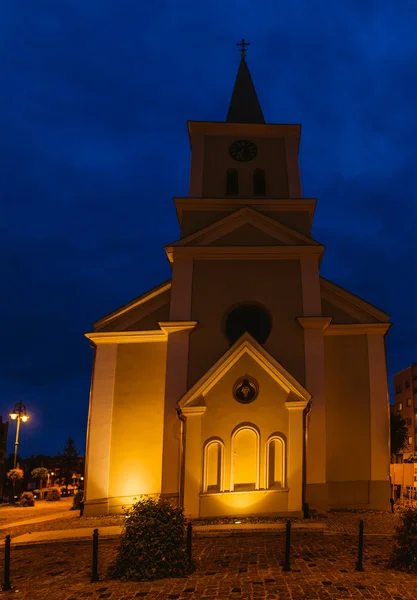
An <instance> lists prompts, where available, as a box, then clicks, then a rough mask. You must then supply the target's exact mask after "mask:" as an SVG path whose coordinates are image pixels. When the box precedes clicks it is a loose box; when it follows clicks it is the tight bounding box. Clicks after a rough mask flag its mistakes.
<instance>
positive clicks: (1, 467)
mask: <svg viewBox="0 0 417 600" xmlns="http://www.w3.org/2000/svg"><path fill="white" fill-rule="evenodd" d="M8 430H9V423H8V422H6V423H3V419H2V417H0V498H2V497H3V485H4V478H5V476H6V458H7V432H8Z"/></svg>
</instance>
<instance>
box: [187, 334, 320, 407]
mask: <svg viewBox="0 0 417 600" xmlns="http://www.w3.org/2000/svg"><path fill="white" fill-rule="evenodd" d="M244 355H249V356H251V357H252V358H253V359H254V360H255V361H256V362H257V363H258V364H259V365H260V366H261V367H262V368H263V369H264V370H265V371H266V372H267V373H269V375H270V376H271V377H272V378H273V379H274V380H275V381H276V382H277V383H278V384H279V385H280V386H281V387H282V388H283V389H284V390H285V391H286V392H287V394H288V395H289V397H290V402H289V403H288V404H293V403H297V405H300V404H299V403H301V405H302V404H304V405H305V406H306V405H307V403H308V402H309V400H310V398H311V394H309V392H308V391H307V390H306V389H305V388H304V387H303V386H302V385H301V384H300V383H299V382H298V381H297V380H296V379H295V377H293V376H292V375H291V374H290V373H289V372H288V371H287V370H286V369H285V368H284V367H283V366H282V365H281V364H280V363H279V362H278V361H277V360H275V359H274V358H273V357H272V356H271V355H270V354H269V352H267V351H266V350H265V348H264V347H263V346H261V345H260V344H259V343H258V342H257V341H256V340H255V339H254V338H253V337H252V336H251V335H250V334H249V333H244V334H243V335H242V336H241V337H240V338H239V339H238V340H237V342H235V343H234V344H233V346H232V347H231V348H229V350H228V351H227V352H225V354H223V356H222V357H221V358H220V359H219V360H218V361H217V362H216V363H215V364H214V365H213V366H212V367H211V368H210V369H209V370H208V371H207V372H206V373H205V374H204V375H203V376H202V377H201V378H200V379H199V380H198V381H197V383H195V384H194V385H193V387H192V388H191V389H190V390H188V392H186V394H185V395H184V396H183V397H182V398H181V400H180V401H179V406H180V407H181V409H182V410H184V411H185V412H187V410H189V411H190V412H193V409H195V410H199V409H201V408H203V407H204V406H205V401H204V397H205V395H206V394H207V393H208V392H209V391H210V390H211V388H213V387H214V386H215V385H216V383H217V382H218V381H219V380H220V379H221V378H222V377H223V376H224V375H225V374H226V373H227V372H228V371H229V370H230V369H231V368H232V367H233V366H234V365H235V364H236V363H237V362H238V361H239V360H240V359H241V358H242V357H243V356H244Z"/></svg>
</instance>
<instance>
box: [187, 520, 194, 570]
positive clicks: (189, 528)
mask: <svg viewBox="0 0 417 600" xmlns="http://www.w3.org/2000/svg"><path fill="white" fill-rule="evenodd" d="M187 556H188V560H190V561H191V560H192V558H193V526H192V524H191V523H187Z"/></svg>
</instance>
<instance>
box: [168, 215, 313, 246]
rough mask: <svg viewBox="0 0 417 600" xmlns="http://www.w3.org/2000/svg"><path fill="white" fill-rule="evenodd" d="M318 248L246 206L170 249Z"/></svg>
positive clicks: (311, 240)
mask: <svg viewBox="0 0 417 600" xmlns="http://www.w3.org/2000/svg"><path fill="white" fill-rule="evenodd" d="M229 245H230V246H234V245H236V246H282V245H284V246H320V244H319V242H316V241H315V240H313V239H312V238H310V237H308V236H306V235H303V234H302V233H300V232H298V231H295V230H294V229H291V228H290V227H287V226H286V225H283V224H282V223H278V222H277V221H274V220H273V219H270V218H269V217H267V216H266V215H264V214H262V213H260V212H258V211H256V210H254V209H253V208H250V207H248V206H245V207H243V208H241V209H240V210H237V211H235V212H234V213H232V214H230V215H228V216H226V217H224V218H223V219H220V220H219V221H216V222H215V223H213V224H211V225H208V226H207V227H204V228H203V229H200V230H199V231H197V232H195V233H193V234H191V235H189V236H187V237H185V238H182V239H181V240H179V241H178V242H174V243H173V244H171V245H170V246H172V247H177V246H229Z"/></svg>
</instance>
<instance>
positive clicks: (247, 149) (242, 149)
mask: <svg viewBox="0 0 417 600" xmlns="http://www.w3.org/2000/svg"><path fill="white" fill-rule="evenodd" d="M257 153H258V149H257V147H256V146H255V144H254V143H253V142H249V141H248V140H237V141H236V142H233V144H231V146H230V148H229V154H230V156H231V157H232V158H233V159H234V160H238V161H239V162H248V161H249V160H253V159H254V158H255V156H256V155H257Z"/></svg>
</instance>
